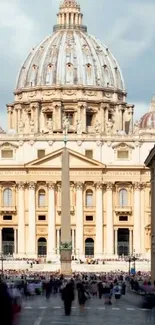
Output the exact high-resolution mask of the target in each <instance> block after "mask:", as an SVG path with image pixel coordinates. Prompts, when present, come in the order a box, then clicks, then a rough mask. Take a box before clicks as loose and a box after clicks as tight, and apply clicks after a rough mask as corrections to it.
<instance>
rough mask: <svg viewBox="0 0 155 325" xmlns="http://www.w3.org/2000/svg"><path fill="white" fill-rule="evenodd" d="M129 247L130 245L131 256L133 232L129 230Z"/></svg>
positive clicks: (131, 252)
mask: <svg viewBox="0 0 155 325" xmlns="http://www.w3.org/2000/svg"><path fill="white" fill-rule="evenodd" d="M129 245H130V252H129V253H130V255H132V254H133V230H132V229H130V230H129Z"/></svg>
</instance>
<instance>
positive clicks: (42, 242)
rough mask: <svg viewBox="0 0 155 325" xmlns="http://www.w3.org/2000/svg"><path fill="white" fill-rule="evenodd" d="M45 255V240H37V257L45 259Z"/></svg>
mask: <svg viewBox="0 0 155 325" xmlns="http://www.w3.org/2000/svg"><path fill="white" fill-rule="evenodd" d="M46 255H47V240H46V238H39V239H38V256H40V257H45V256H46Z"/></svg>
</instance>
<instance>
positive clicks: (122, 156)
mask: <svg viewBox="0 0 155 325" xmlns="http://www.w3.org/2000/svg"><path fill="white" fill-rule="evenodd" d="M117 158H118V159H128V158H129V152H128V151H127V150H118V151H117Z"/></svg>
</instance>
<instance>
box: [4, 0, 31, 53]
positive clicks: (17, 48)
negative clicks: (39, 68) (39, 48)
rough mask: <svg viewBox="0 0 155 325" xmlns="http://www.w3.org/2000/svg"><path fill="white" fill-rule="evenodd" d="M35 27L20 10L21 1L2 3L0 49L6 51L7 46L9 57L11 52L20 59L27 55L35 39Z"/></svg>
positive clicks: (5, 0)
mask: <svg viewBox="0 0 155 325" xmlns="http://www.w3.org/2000/svg"><path fill="white" fill-rule="evenodd" d="M34 27H35V26H34V23H33V20H32V19H30V17H28V16H27V15H26V14H25V13H24V12H23V11H22V9H21V8H20V1H18V0H11V1H10V0H1V1H0V30H1V37H0V48H1V50H2V51H5V48H4V47H5V46H7V48H8V56H9V52H10V51H11V55H16V56H18V57H19V58H20V57H23V55H24V54H26V53H25V51H26V50H27V47H28V44H29V45H30V44H31V40H34V39H35V33H34V32H35V28H34ZM5 35H6V36H7V39H6V36H5Z"/></svg>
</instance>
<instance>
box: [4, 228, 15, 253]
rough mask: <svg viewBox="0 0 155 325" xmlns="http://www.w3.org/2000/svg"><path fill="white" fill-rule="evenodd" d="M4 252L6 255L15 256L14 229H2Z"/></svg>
mask: <svg viewBox="0 0 155 325" xmlns="http://www.w3.org/2000/svg"><path fill="white" fill-rule="evenodd" d="M2 252H3V254H4V255H13V253H14V229H13V228H3V229H2Z"/></svg>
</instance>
